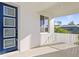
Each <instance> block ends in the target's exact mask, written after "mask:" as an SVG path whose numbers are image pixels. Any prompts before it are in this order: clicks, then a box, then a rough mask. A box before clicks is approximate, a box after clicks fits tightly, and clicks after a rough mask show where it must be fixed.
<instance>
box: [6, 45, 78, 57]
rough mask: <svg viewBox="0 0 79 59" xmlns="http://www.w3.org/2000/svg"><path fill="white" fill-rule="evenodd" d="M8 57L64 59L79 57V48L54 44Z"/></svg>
mask: <svg viewBox="0 0 79 59" xmlns="http://www.w3.org/2000/svg"><path fill="white" fill-rule="evenodd" d="M7 56H8V57H33V56H36V57H66V56H79V46H78V45H73V44H55V45H49V46H42V47H38V48H33V49H30V50H27V51H24V52H17V53H14V54H11V55H10V54H9V55H7Z"/></svg>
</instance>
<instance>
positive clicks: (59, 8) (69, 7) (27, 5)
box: [16, 2, 79, 17]
mask: <svg viewBox="0 0 79 59" xmlns="http://www.w3.org/2000/svg"><path fill="white" fill-rule="evenodd" d="M16 4H18V5H20V6H21V7H23V8H24V9H26V11H27V12H28V11H30V12H38V13H39V14H42V15H45V16H49V17H58V16H63V15H69V14H73V13H79V2H16Z"/></svg>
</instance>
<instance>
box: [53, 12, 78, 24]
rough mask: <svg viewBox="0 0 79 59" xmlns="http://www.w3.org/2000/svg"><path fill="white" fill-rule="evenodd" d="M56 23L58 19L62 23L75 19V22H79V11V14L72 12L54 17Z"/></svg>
mask: <svg viewBox="0 0 79 59" xmlns="http://www.w3.org/2000/svg"><path fill="white" fill-rule="evenodd" d="M54 19H55V20H54V22H55V24H57V21H61V22H62V24H61V25H67V24H68V23H69V22H71V21H73V22H74V23H75V24H79V13H78V14H72V15H67V16H61V17H56V18H54Z"/></svg>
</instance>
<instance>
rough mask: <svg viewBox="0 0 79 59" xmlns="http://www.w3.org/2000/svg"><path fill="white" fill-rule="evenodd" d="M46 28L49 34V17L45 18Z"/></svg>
mask: <svg viewBox="0 0 79 59" xmlns="http://www.w3.org/2000/svg"><path fill="white" fill-rule="evenodd" d="M44 27H45V32H48V28H49V23H48V18H47V17H45V20H44Z"/></svg>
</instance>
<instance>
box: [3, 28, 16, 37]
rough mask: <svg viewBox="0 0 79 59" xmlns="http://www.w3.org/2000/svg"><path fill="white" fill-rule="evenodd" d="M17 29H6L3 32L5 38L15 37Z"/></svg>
mask: <svg viewBox="0 0 79 59" xmlns="http://www.w3.org/2000/svg"><path fill="white" fill-rule="evenodd" d="M15 32H16V31H15V28H4V30H3V37H4V38H6V37H15V34H16V33H15Z"/></svg>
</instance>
